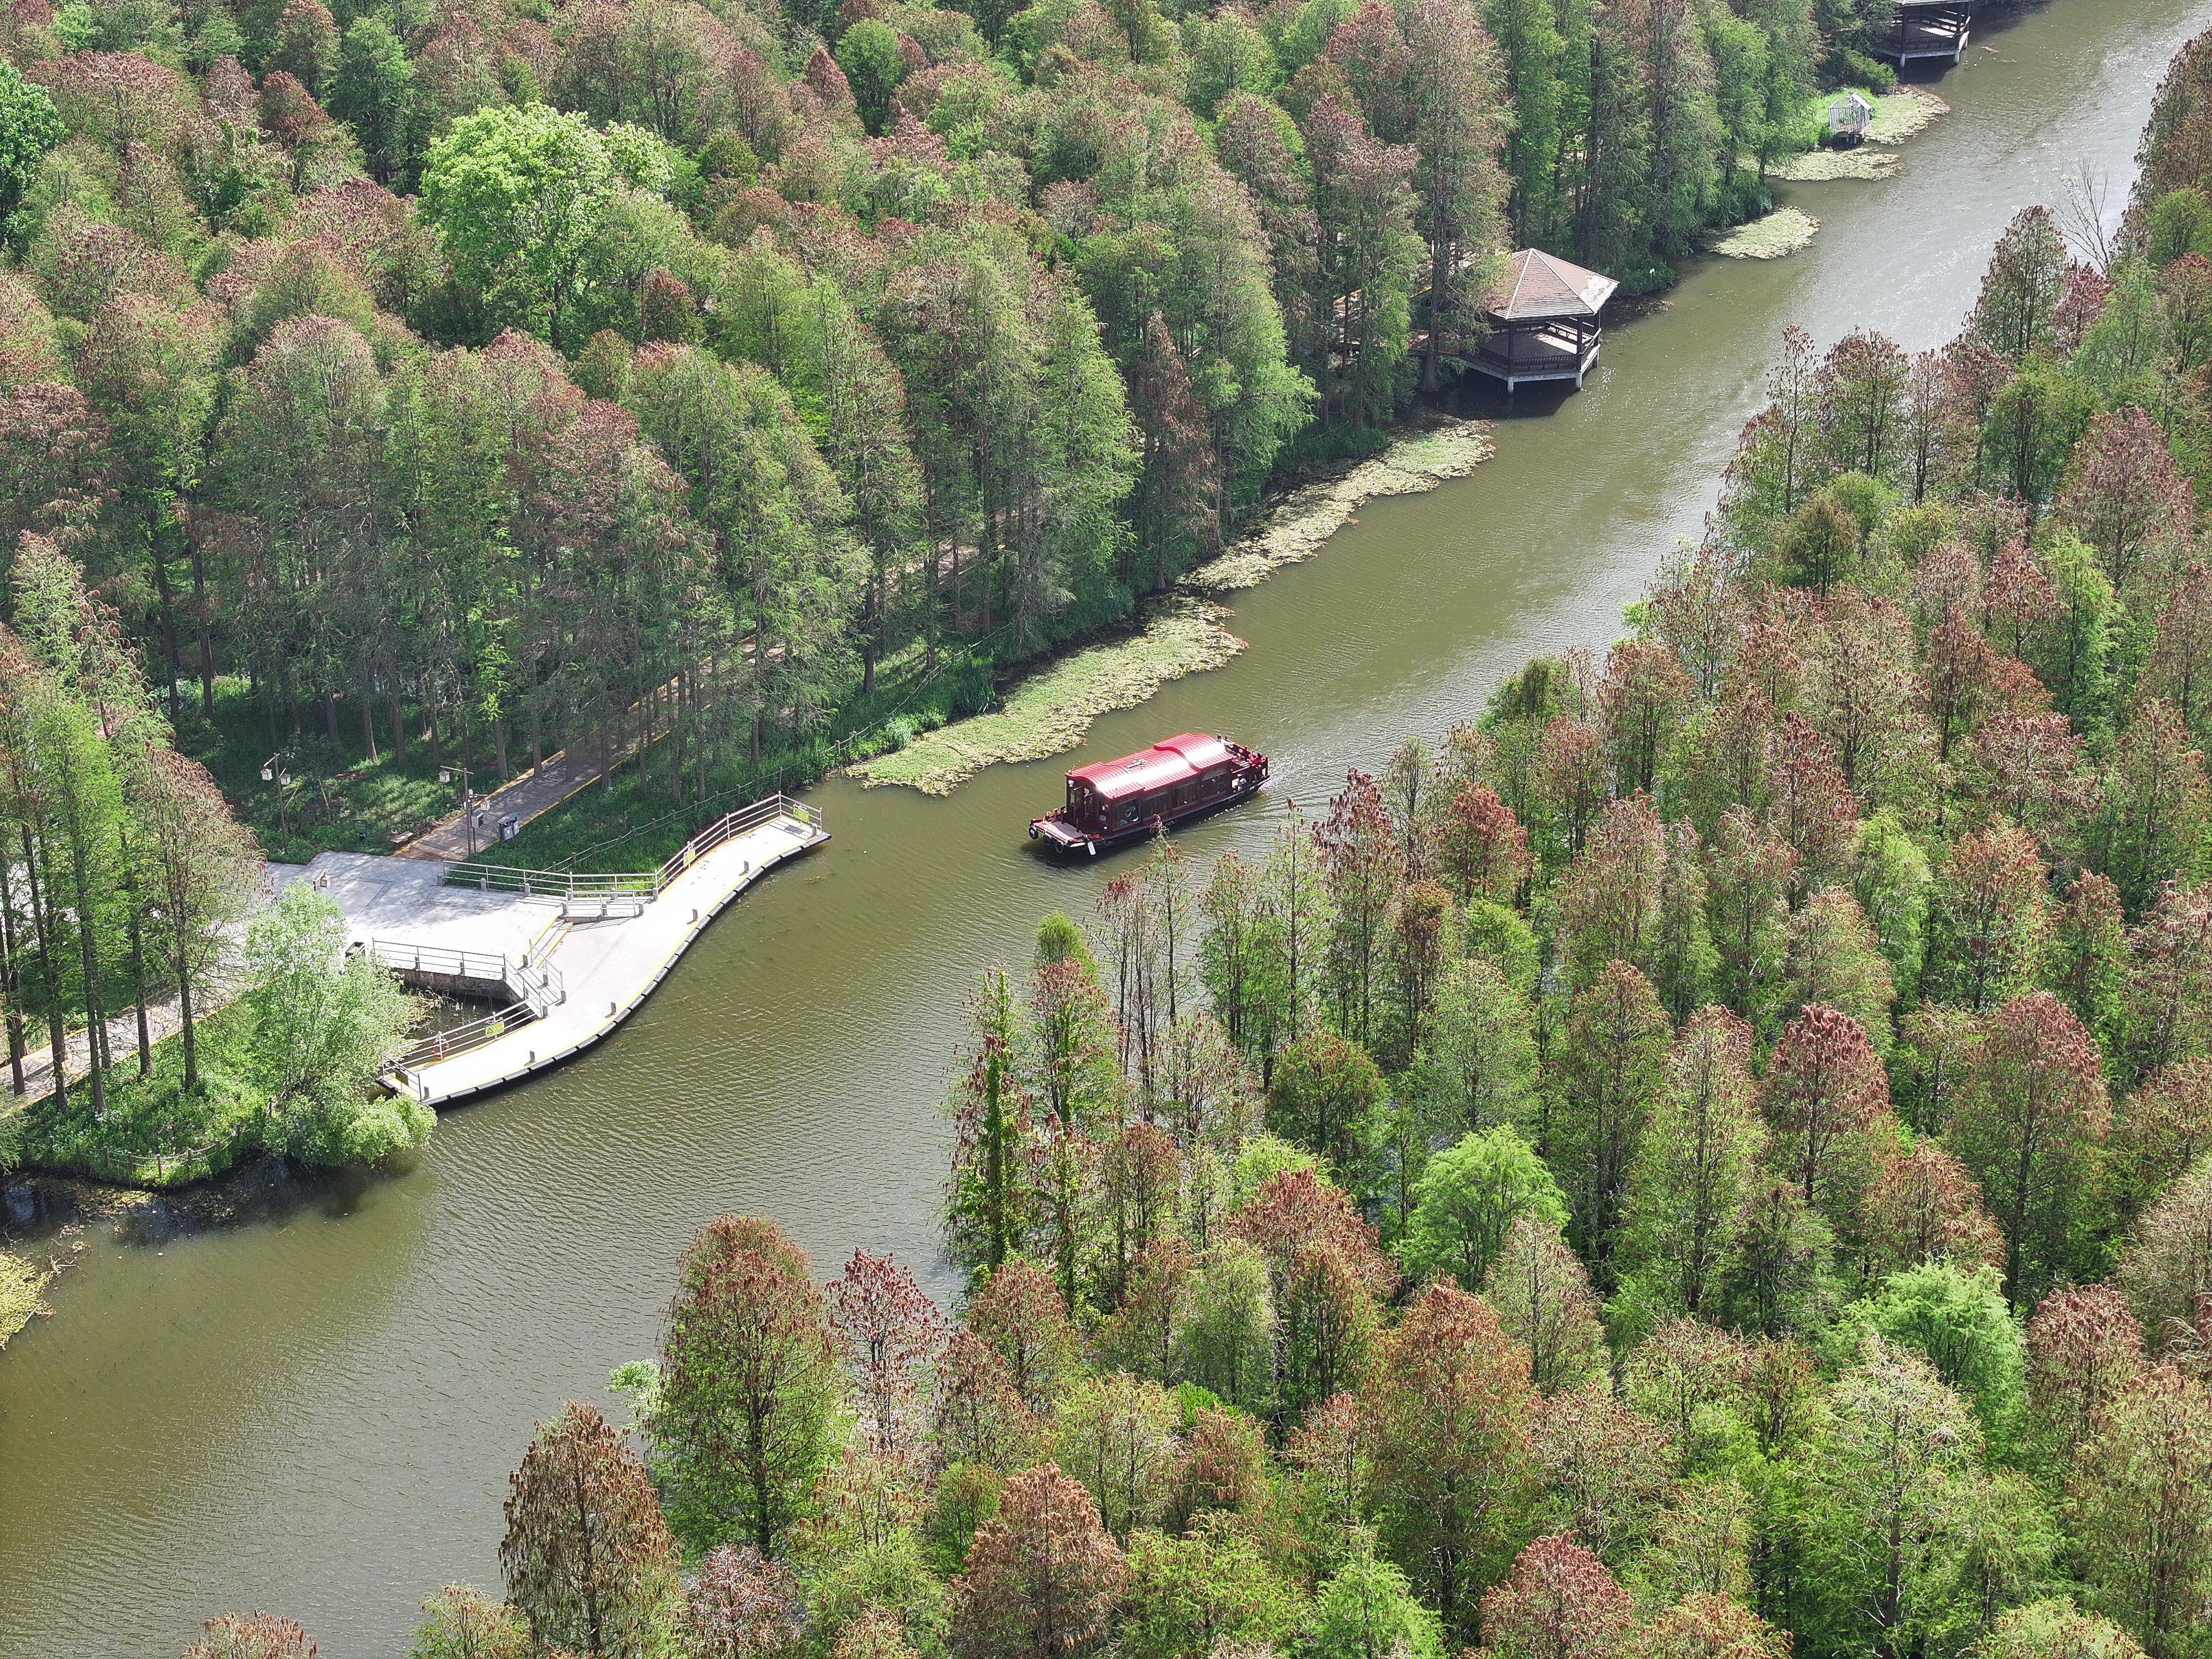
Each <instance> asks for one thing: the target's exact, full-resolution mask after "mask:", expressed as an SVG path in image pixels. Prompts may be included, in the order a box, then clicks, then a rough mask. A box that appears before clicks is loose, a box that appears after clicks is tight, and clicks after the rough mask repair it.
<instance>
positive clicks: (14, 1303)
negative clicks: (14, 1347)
mask: <svg viewBox="0 0 2212 1659" xmlns="http://www.w3.org/2000/svg"><path fill="white" fill-rule="evenodd" d="M52 1277H53V1274H52V1273H51V1272H49V1271H48V1270H47V1269H46V1268H44V1267H36V1266H33V1264H32V1263H31V1262H29V1261H25V1260H24V1259H23V1258H22V1257H21V1256H20V1255H9V1253H8V1252H7V1251H5V1250H0V1348H4V1347H6V1346H8V1339H9V1338H10V1337H12V1336H14V1335H15V1333H16V1332H18V1331H20V1330H21V1329H22V1328H23V1327H24V1326H26V1325H27V1324H29V1323H30V1322H31V1321H32V1320H33V1319H34V1318H36V1317H37V1316H39V1315H40V1314H43V1313H45V1312H46V1304H45V1303H44V1302H43V1301H41V1300H40V1297H39V1292H40V1291H43V1290H45V1289H46V1281H47V1280H49V1279H52Z"/></svg>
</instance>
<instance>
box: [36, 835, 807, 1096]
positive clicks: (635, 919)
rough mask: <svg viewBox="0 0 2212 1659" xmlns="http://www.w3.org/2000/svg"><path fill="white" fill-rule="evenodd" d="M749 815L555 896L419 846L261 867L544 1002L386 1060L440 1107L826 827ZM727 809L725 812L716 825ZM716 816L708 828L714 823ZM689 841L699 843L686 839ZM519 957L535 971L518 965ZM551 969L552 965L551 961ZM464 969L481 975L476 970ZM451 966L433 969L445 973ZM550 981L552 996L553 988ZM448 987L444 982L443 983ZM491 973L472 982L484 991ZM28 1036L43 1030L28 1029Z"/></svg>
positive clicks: (596, 1003)
mask: <svg viewBox="0 0 2212 1659" xmlns="http://www.w3.org/2000/svg"><path fill="white" fill-rule="evenodd" d="M746 815H750V816H756V817H758V819H759V821H758V822H757V823H751V824H750V825H748V826H746V827H744V828H742V829H736V830H735V833H729V834H728V835H727V838H726V839H722V840H715V839H714V836H715V833H716V829H721V828H722V827H723V826H716V829H709V830H708V831H706V832H702V835H701V836H699V837H698V838H697V839H698V841H703V842H711V843H712V844H711V845H709V846H708V849H707V850H706V851H704V852H702V853H699V854H696V856H693V857H692V858H691V859H690V861H689V862H688V863H686V862H685V860H684V854H678V857H677V858H676V859H675V860H671V865H670V866H668V867H669V868H671V869H674V870H675V871H676V872H677V873H675V874H673V875H672V876H671V877H670V878H668V879H667V881H666V883H665V885H663V886H662V887H661V889H660V891H659V895H658V896H655V897H650V898H647V897H644V896H636V897H618V898H613V899H607V898H602V897H598V896H582V897H578V898H574V899H564V898H563V897H562V896H561V895H560V894H559V893H558V892H557V891H554V892H544V891H541V892H538V893H537V894H534V895H526V894H522V893H503V892H497V891H491V892H487V891H484V890H481V889H479V888H477V887H473V886H466V885H460V884H447V880H446V877H447V871H448V869H449V868H450V866H448V865H447V863H445V862H444V861H441V860H430V859H426V858H422V857H421V856H419V855H418V856H408V855H405V854H386V855H384V856H378V855H376V854H368V853H321V854H317V855H316V857H315V858H314V860H313V862H311V863H308V864H304V865H300V864H272V865H270V866H266V873H265V882H266V886H267V890H268V891H269V892H270V895H271V896H273V895H274V894H275V893H276V892H277V891H278V890H282V889H283V888H284V887H286V886H289V884H292V883H294V882H301V881H304V882H307V883H309V884H312V885H313V887H314V888H315V889H316V890H318V891H319V892H321V893H323V894H325V896H328V897H329V898H330V899H331V900H332V901H333V902H335V903H336V904H337V907H338V908H339V909H340V910H341V911H343V913H344V915H345V924H346V943H347V945H349V946H358V947H361V948H363V949H372V948H373V951H374V954H375V955H376V956H377V957H378V958H379V959H380V960H381V961H383V962H385V963H386V965H388V966H392V967H393V968H394V969H395V971H397V972H398V974H399V975H400V977H401V978H402V979H408V978H410V977H416V976H415V975H410V970H409V966H408V961H409V957H410V953H413V954H415V957H416V963H417V964H418V965H419V966H421V967H423V968H426V969H430V971H428V973H425V974H423V975H421V976H420V977H419V978H418V979H417V982H422V983H428V984H433V985H437V984H440V983H441V982H442V981H441V975H439V974H438V973H437V971H436V968H437V966H438V965H439V962H438V959H437V958H436V957H434V954H433V953H448V954H450V955H452V956H459V957H464V958H465V959H466V960H467V961H468V962H470V963H477V964H482V963H487V962H491V963H502V962H503V963H505V964H506V966H507V969H508V970H509V973H510V975H512V977H513V980H514V981H515V982H513V983H510V984H509V985H508V986H507V1001H509V1002H511V1003H516V1004H525V1003H526V1004H530V1005H531V1006H544V1005H547V1004H548V1003H549V1001H550V1006H544V1013H543V1015H542V1016H541V1017H540V1018H536V1019H530V1020H526V1022H525V1023H522V1024H515V1025H514V1026H513V1028H512V1029H511V1030H507V1031H506V1032H505V1033H504V1034H503V1035H501V1036H497V1037H495V1038H493V1039H492V1040H491V1041H489V1042H483V1043H481V1044H480V1045H479V1046H477V1047H475V1048H465V1049H463V1050H462V1051H461V1052H459V1053H458V1054H453V1055H451V1056H450V1057H447V1058H445V1059H441V1060H434V1061H430V1062H427V1063H422V1064H418V1065H414V1066H406V1067H405V1068H404V1069H395V1070H394V1071H393V1072H392V1073H389V1074H388V1075H387V1076H386V1079H385V1083H386V1086H387V1087H389V1088H392V1089H393V1090H395V1091H404V1092H405V1093H408V1094H410V1095H413V1096H414V1097H416V1099H418V1100H420V1101H422V1102H423V1103H425V1104H426V1105H430V1106H445V1105H450V1104H452V1103H453V1102H455V1101H459V1100H464V1099H466V1098H467V1097H470V1096H472V1095H477V1094H482V1093H483V1092H484V1091H486V1090H489V1089H495V1088H498V1087H499V1086H501V1085H502V1084H507V1083H512V1082H514V1081H515V1080H517V1079H520V1078H523V1077H526V1076H528V1075H529V1074H530V1073H532V1072H536V1071H543V1070H544V1069H545V1068H546V1067H548V1066H556V1065H558V1064H560V1063H561V1062H562V1060H567V1059H568V1058H570V1057H571V1056H572V1055H574V1054H580V1053H581V1052H582V1051H583V1050H585V1049H586V1048H590V1047H591V1046H592V1044H593V1043H595V1042H599V1039H600V1038H602V1037H604V1036H606V1035H607V1034H608V1033H609V1032H611V1031H612V1030H614V1029H615V1028H616V1027H617V1025H620V1024H622V1023H623V1021H624V1020H625V1019H627V1018H629V1016H630V1014H631V1013H632V1012H634V1011H635V1009H636V1008H637V1006H638V1005H639V1004H641V1003H642V1002H643V1001H644V1000H646V998H647V996H649V995H651V994H652V993H653V987H655V986H657V985H659V983H660V981H662V980H663V979H665V977H667V975H668V970H669V969H671V968H673V967H674V966H675V965H676V962H677V959H678V957H681V956H682V955H683V954H684V951H685V950H687V949H688V948H689V947H690V944H691V941H692V940H694V939H696V938H698V937H699V935H700V934H701V933H703V932H704V931H705V930H706V927H707V924H708V922H710V921H713V920H714V917H715V916H716V915H718V914H719V913H720V911H721V909H722V908H723V907H724V906H725V905H726V904H728V903H729V902H730V901H731V900H732V899H733V898H735V897H736V896H738V894H739V893H741V892H743V891H744V890H745V889H746V888H747V887H749V886H750V885H751V884H753V883H754V882H755V881H757V880H758V879H759V878H760V877H761V876H763V875H764V874H765V873H766V872H769V870H772V869H774V868H775V866H777V865H779V864H781V863H782V862H783V861H784V860H787V859H790V858H795V857H797V856H798V855H799V854H802V853H805V852H808V851H810V850H811V849H812V848H816V847H818V846H820V845H821V844H822V843H823V842H825V841H827V840H829V833H828V832H827V831H826V830H824V829H823V827H822V823H821V819H820V818H819V817H818V816H817V815H816V814H815V813H814V812H813V811H811V809H809V808H807V807H805V806H802V805H799V803H797V802H795V801H787V800H783V799H781V798H780V797H779V798H777V799H776V800H775V802H773V803H762V804H760V805H757V806H755V807H753V808H749V809H746V813H745V815H733V818H734V823H737V824H743V823H744V817H745V816H746ZM727 822H728V821H726V823H727ZM695 844H696V842H695ZM518 964H521V965H523V966H524V967H525V968H526V969H535V970H536V972H535V974H534V975H532V974H530V973H527V972H515V971H514V970H515V969H516V967H517V965H518ZM549 970H550V971H549ZM467 976H468V977H471V978H475V979H483V978H485V975H484V974H483V972H475V971H471V973H469V974H468V975H467ZM452 977H453V975H450V974H448V975H444V976H443V978H444V979H450V978H452ZM552 987H557V996H558V1000H550V997H551V995H552V994H555V993H554V992H553V990H552ZM447 988H451V987H450V986H447ZM237 990H238V984H237V981H236V980H235V976H234V975H233V974H230V973H225V974H222V975H217V978H216V983H214V984H211V985H210V986H209V987H204V989H203V990H202V992H201V999H202V1003H201V1006H200V1007H199V1009H198V1010H197V1012H199V1014H200V1017H201V1018H206V1017H207V1015H209V1014H210V1013H212V1012H215V1010H216V1009H218V1008H220V1007H222V1006H223V1005H224V1004H226V1003H228V1001H230V1000H231V999H232V997H233V996H234V995H235V994H236V993H237ZM489 990H490V987H489V985H487V986H485V987H478V990H477V994H489ZM148 1012H149V1024H150V1027H151V1030H152V1034H153V1036H154V1039H155V1041H156V1042H159V1041H161V1039H162V1038H164V1037H167V1036H171V1035H173V1033H174V1032H175V1031H176V1030H178V1029H179V1026H180V1025H181V1024H182V1019H181V1016H180V1013H179V1009H178V1006H177V1001H176V999H175V997H174V995H173V994H172V995H169V996H167V997H164V998H162V999H161V1000H158V1001H155V1002H153V1003H151V1004H150V1005H149V1010H148ZM27 1035H28V1036H33V1037H36V1036H40V1035H42V1033H40V1032H31V1033H27ZM109 1036H110V1045H111V1048H112V1051H113V1053H114V1054H115V1055H116V1057H117V1058H118V1061H120V1060H124V1059H125V1058H127V1057H128V1056H129V1055H130V1054H132V1053H133V1052H135V1050H136V1048H137V1012H136V1011H135V1010H133V1011H131V1012H125V1013H122V1014H118V1015H117V1016H116V1017H115V1018H113V1019H112V1021H110V1022H109ZM86 1051H87V1045H86V1042H85V1034H84V1033H83V1032H82V1031H79V1032H76V1033H75V1034H74V1035H73V1036H70V1039H69V1042H68V1052H69V1062H70V1079H71V1081H72V1082H75V1081H76V1080H77V1079H79V1078H81V1077H82V1074H83V1066H84V1061H85V1058H86ZM50 1069H51V1058H50V1055H49V1054H48V1051H47V1049H46V1048H45V1047H44V1046H40V1047H37V1048H33V1050H32V1052H31V1053H29V1054H26V1055H25V1057H24V1072H25V1073H26V1075H25V1079H24V1080H25V1082H26V1083H27V1085H28V1087H27V1091H25V1092H24V1093H22V1094H17V1093H15V1091H14V1090H13V1088H12V1087H10V1086H9V1082H8V1073H6V1072H5V1071H4V1070H0V1117H4V1116H6V1115H9V1114H10V1113H12V1112H14V1111H19V1110H21V1109H22V1108H23V1107H25V1106H27V1105H28V1104H29V1103H31V1102H33V1101H34V1100H38V1099H40V1098H43V1097H45V1096H46V1094H48V1093H49V1092H51V1091H52V1078H51V1077H50V1076H49V1075H48V1073H49V1071H50Z"/></svg>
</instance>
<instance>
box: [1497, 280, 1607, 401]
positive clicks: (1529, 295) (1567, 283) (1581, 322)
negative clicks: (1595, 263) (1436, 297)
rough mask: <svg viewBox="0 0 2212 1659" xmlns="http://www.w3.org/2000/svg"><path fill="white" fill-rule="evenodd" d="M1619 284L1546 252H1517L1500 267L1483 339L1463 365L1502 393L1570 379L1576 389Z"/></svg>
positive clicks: (1590, 361) (1593, 356)
mask: <svg viewBox="0 0 2212 1659" xmlns="http://www.w3.org/2000/svg"><path fill="white" fill-rule="evenodd" d="M1619 287H1620V283H1616V282H1614V281H1613V278H1612V277H1610V276H1599V275H1598V274H1597V273H1596V272H1595V271H1594V270H1583V268H1582V267H1581V266H1580V265H1577V264H1569V263H1568V262H1567V261H1566V260H1565V259H1562V258H1558V257H1557V256H1556V255H1554V254H1550V253H1546V252H1541V250H1539V249H1536V248H1533V247H1528V248H1522V250H1521V252H1518V253H1516V254H1515V255H1514V256H1513V258H1511V259H1510V260H1509V261H1508V262H1507V264H1506V267H1505V276H1504V280H1503V281H1501V282H1500V283H1498V290H1497V292H1496V293H1495V294H1494V295H1492V299H1491V303H1490V307H1489V310H1488V313H1487V314H1488V316H1489V319H1490V334H1489V337H1487V338H1486V339H1485V340H1484V341H1483V343H1481V345H1480V346H1479V347H1477V348H1476V349H1475V352H1474V356H1473V357H1472V358H1470V359H1469V360H1468V367H1469V368H1475V369H1479V370H1480V371H1481V372H1482V373H1483V374H1487V375H1489V376H1490V377H1491V378H1492V379H1493V380H1503V381H1504V382H1505V389H1506V390H1507V391H1508V392H1511V391H1512V390H1513V389H1514V388H1515V387H1516V386H1522V385H1523V384H1525V383H1528V382H1532V381H1547V380H1572V381H1573V382H1574V383H1575V385H1576V386H1577V387H1578V388H1579V387H1580V386H1581V385H1582V383H1583V376H1584V375H1586V374H1589V372H1590V366H1591V365H1592V364H1593V363H1595V362H1597V349H1598V346H1599V344H1600V343H1601V342H1602V340H1603V339H1604V337H1605V331H1604V329H1602V328H1601V327H1600V326H1599V324H1598V316H1599V313H1601V312H1602V311H1604V309H1605V306H1606V301H1608V300H1610V299H1612V298H1613V290H1614V289H1618V288H1619Z"/></svg>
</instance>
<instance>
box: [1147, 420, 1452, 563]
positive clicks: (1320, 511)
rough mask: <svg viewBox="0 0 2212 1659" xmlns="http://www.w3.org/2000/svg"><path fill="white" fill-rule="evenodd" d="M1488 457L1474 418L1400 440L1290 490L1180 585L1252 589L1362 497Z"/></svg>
mask: <svg viewBox="0 0 2212 1659" xmlns="http://www.w3.org/2000/svg"><path fill="white" fill-rule="evenodd" d="M1491 454H1492V447H1491V442H1490V432H1489V428H1487V427H1486V426H1485V425H1483V423H1482V422H1480V421H1452V422H1448V423H1446V424H1444V425H1441V426H1437V427H1435V428H1431V429H1430V430H1428V431H1425V432H1419V433H1415V434H1413V435H1410V436H1407V437H1403V438H1401V439H1399V440H1398V441H1395V443H1393V444H1391V445H1390V446H1389V448H1387V449H1385V450H1384V451H1383V453H1381V454H1379V455H1376V456H1375V457H1373V458H1372V459H1368V460H1364V461H1362V462H1360V463H1359V464H1358V465H1357V466H1354V467H1352V468H1351V469H1350V470H1349V471H1345V472H1342V473H1340V474H1339V475H1338V476H1336V477H1333V478H1324V479H1322V480H1321V481H1320V482H1318V483H1310V484H1305V485H1302V486H1301V487H1300V488H1298V489H1294V490H1292V491H1291V493H1290V494H1289V495H1286V496H1285V497H1284V498H1283V499H1282V501H1279V503H1277V504H1276V506H1275V507H1273V508H1272V509H1270V510H1269V512H1268V513H1267V514H1266V516H1265V517H1263V518H1262V519H1261V520H1260V522H1259V523H1258V524H1257V525H1256V526H1254V527H1253V528H1252V529H1251V530H1250V531H1249V532H1246V533H1245V535H1244V536H1243V538H1241V539H1239V540H1238V541H1237V544H1236V545H1235V546H1233V547H1231V549H1230V550H1228V551H1227V552H1225V553H1224V554H1223V555H1222V556H1220V557H1219V558H1218V559H1215V560H1214V561H1213V562H1212V563H1210V564H1203V565H1200V567H1199V568H1197V569H1195V570H1194V571H1192V572H1191V573H1190V574H1188V575H1187V576H1185V577H1184V578H1183V579H1182V586H1185V587H1187V588H1190V589H1192V590H1194V591H1195V592H1200V593H1226V592H1234V591H1235V590H1237V589H1238V588H1240V587H1252V586H1257V585H1258V584H1259V583H1260V582H1261V581H1263V580H1266V579H1267V574H1268V573H1270V572H1271V571H1273V570H1277V569H1279V568H1281V567H1282V566H1284V565H1286V564H1296V563H1297V562H1299V561H1301V560H1304V559H1310V558H1311V557H1313V556H1314V555H1315V554H1316V553H1318V552H1320V551H1321V550H1322V544H1323V543H1325V542H1326V541H1328V538H1330V537H1331V536H1334V534H1336V532H1338V531H1340V530H1341V529H1342V528H1343V527H1344V525H1345V521H1346V520H1348V519H1350V518H1351V517H1352V514H1353V513H1357V512H1358V510H1359V509H1360V508H1361V507H1364V505H1365V504H1366V503H1367V502H1369V501H1373V500H1375V499H1376V498H1377V497H1379V496H1383V495H1419V494H1420V493H1421V492H1422V491H1424V490H1428V489H1435V488H1436V487H1437V485H1438V484H1440V483H1443V482H1444V481H1445V480H1446V479H1448V478H1461V477H1466V476H1467V475H1468V473H1470V472H1472V471H1474V469H1475V468H1476V467H1477V466H1479V465H1481V464H1482V463H1483V462H1484V461H1486V460H1488V459H1490V457H1491Z"/></svg>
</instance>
